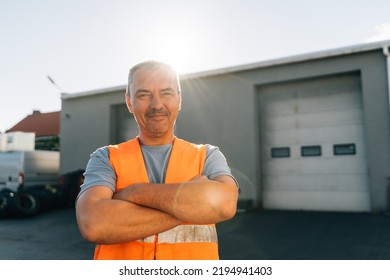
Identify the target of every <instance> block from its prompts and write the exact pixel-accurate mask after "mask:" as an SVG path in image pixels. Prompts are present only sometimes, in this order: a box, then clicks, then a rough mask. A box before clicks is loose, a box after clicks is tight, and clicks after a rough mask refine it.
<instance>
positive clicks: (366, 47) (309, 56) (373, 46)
mask: <svg viewBox="0 0 390 280" xmlns="http://www.w3.org/2000/svg"><path fill="white" fill-rule="evenodd" d="M389 46H390V40H384V41H377V42H372V43H364V44H359V45H353V46H347V47H341V48H336V49H328V50H323V51H316V52H311V53H306V54H299V55H292V56H287V57H282V58H277V59H270V60H265V61H261V62H255V63H249V64H242V65H238V66H232V67H224V68H218V69H213V70H207V71H201V72H194V73H188V74H180V79H182V80H187V79H192V78H202V77H207V76H216V75H223V74H229V73H233V72H241V71H247V70H252V69H255V68H263V67H270V66H276V65H281V64H289V63H295V62H303V61H307V60H314V59H321V58H325V57H335V56H340V55H346V54H354V53H360V52H367V51H373V50H377V49H382V48H384V47H389ZM121 90H123V91H125V90H126V85H120V86H115V87H108V88H102V89H96V90H90V91H84V92H78V93H72V94H70V93H62V94H61V98H62V100H67V99H73V98H81V97H86V96H91V95H99V94H104V93H108V92H115V91H121Z"/></svg>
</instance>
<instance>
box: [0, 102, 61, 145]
mask: <svg viewBox="0 0 390 280" xmlns="http://www.w3.org/2000/svg"><path fill="white" fill-rule="evenodd" d="M17 131H20V132H33V133H35V149H36V150H52V151H58V150H59V148H60V111H56V112H49V113H41V112H40V111H38V110H34V111H33V113H32V114H31V115H28V116H27V117H25V118H24V119H22V120H21V121H20V122H18V123H17V124H16V125H14V126H13V127H11V128H10V129H8V130H7V131H6V133H8V132H17Z"/></svg>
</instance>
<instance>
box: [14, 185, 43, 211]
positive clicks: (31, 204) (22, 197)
mask: <svg viewBox="0 0 390 280" xmlns="http://www.w3.org/2000/svg"><path fill="white" fill-rule="evenodd" d="M15 206H16V209H17V210H18V212H19V214H20V215H21V216H27V217H29V216H33V215H35V214H37V213H38V212H39V210H40V202H39V199H38V198H37V196H36V195H34V193H33V192H27V191H22V192H18V193H16V195H15Z"/></svg>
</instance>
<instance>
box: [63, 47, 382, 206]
mask: <svg viewBox="0 0 390 280" xmlns="http://www.w3.org/2000/svg"><path fill="white" fill-rule="evenodd" d="M389 46H390V41H384V42H377V43H370V44H363V45H357V46H351V47H345V48H340V49H333V50H327V51H321V52H316V53H309V54H303V55H297V56H292V57H286V58H280V59H274V60H270V61H263V62H258V63H253V64H247V65H240V66H236V67H230V68H224V69H217V70H212V71H206V72H200V73H194V74H187V75H183V76H182V77H181V81H182V92H183V98H182V99H183V104H182V110H181V112H180V116H179V119H178V121H177V124H176V135H177V136H178V137H180V138H183V139H186V140H189V141H192V142H194V143H210V144H213V145H216V146H218V147H219V148H220V149H221V151H222V152H223V153H224V155H225V156H226V158H227V161H228V163H229V165H230V166H231V168H232V172H233V174H234V175H235V177H236V179H237V180H238V182H239V184H240V187H241V193H240V200H241V201H250V202H251V203H252V205H253V206H254V207H256V208H259V209H262V208H264V209H283V210H314V211H346V212H384V211H389V208H390V187H389V178H390V114H389V109H390V102H389V100H390V98H389V94H390V93H389V90H390V78H389V75H390V74H389V73H390V69H389V67H390V66H389V65H390V57H389ZM130 66H131V65H130ZM130 66H129V67H130ZM125 88H126V85H125V84H124V85H122V86H117V87H112V88H105V89H99V90H93V91H88V92H80V93H74V94H63V95H62V111H61V172H62V173H66V172H70V171H72V170H77V169H81V168H85V166H86V164H87V161H88V159H89V156H90V154H91V153H92V152H93V151H94V150H95V149H96V148H98V147H101V146H104V145H108V144H112V143H118V142H122V141H125V140H127V139H129V138H132V137H134V136H136V135H137V124H136V122H135V121H134V119H133V117H132V115H131V114H130V113H129V112H128V111H127V108H126V105H125V98H124V94H125Z"/></svg>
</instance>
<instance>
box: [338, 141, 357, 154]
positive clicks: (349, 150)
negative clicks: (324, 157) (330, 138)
mask: <svg viewBox="0 0 390 280" xmlns="http://www.w3.org/2000/svg"><path fill="white" fill-rule="evenodd" d="M333 154H334V155H335V156H344V155H356V145H355V144H336V145H333Z"/></svg>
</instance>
